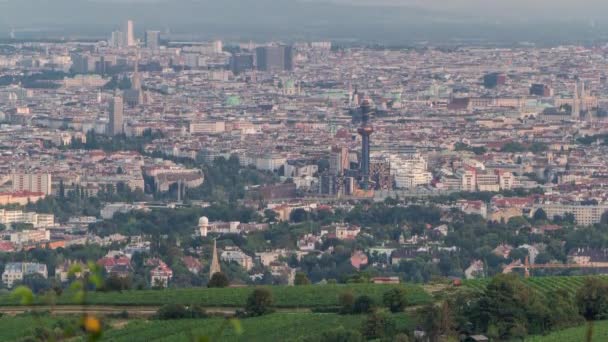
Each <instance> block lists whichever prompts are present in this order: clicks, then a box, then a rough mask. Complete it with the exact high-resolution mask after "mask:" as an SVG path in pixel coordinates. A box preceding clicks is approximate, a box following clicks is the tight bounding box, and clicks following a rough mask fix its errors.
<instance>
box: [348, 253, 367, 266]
mask: <svg viewBox="0 0 608 342" xmlns="http://www.w3.org/2000/svg"><path fill="white" fill-rule="evenodd" d="M367 263H368V259H367V255H366V254H365V253H363V252H361V251H356V252H354V253H353V254H352V255H351V256H350V264H351V265H353V267H354V268H356V269H358V270H360V269H361V267H363V266H365V265H367Z"/></svg>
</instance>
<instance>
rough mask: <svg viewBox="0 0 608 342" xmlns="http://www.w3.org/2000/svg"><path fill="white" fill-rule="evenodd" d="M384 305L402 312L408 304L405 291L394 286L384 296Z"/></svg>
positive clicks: (394, 310)
mask: <svg viewBox="0 0 608 342" xmlns="http://www.w3.org/2000/svg"><path fill="white" fill-rule="evenodd" d="M382 300H383V302H384V306H386V307H387V308H388V309H389V310H391V312H393V313H394V312H401V311H403V310H404V309H405V307H406V306H407V299H406V296H405V291H404V290H403V289H401V288H394V289H391V290H388V291H386V292H385V293H384V295H383V296H382Z"/></svg>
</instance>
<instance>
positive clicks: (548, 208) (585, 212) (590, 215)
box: [531, 203, 608, 226]
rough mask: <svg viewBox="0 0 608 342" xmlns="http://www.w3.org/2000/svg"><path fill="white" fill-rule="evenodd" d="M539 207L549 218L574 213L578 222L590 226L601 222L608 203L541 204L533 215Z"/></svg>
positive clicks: (607, 208) (533, 211)
mask: <svg viewBox="0 0 608 342" xmlns="http://www.w3.org/2000/svg"><path fill="white" fill-rule="evenodd" d="M538 209H543V210H544V211H545V213H546V214H547V218H549V219H552V218H553V217H555V216H557V215H559V216H564V215H565V214H567V213H572V214H573V215H574V218H575V220H576V223H577V224H580V225H584V226H589V225H593V224H596V223H600V221H601V219H602V215H603V214H604V213H605V212H606V211H608V204H599V205H580V204H560V203H552V204H541V205H539V206H536V207H535V208H534V210H532V213H531V214H532V215H534V213H536V211H537V210H538Z"/></svg>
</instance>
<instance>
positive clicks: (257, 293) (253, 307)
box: [245, 288, 273, 316]
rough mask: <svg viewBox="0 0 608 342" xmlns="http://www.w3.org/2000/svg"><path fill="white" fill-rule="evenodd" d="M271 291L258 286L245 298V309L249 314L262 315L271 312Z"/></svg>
mask: <svg viewBox="0 0 608 342" xmlns="http://www.w3.org/2000/svg"><path fill="white" fill-rule="evenodd" d="M272 302H273V300H272V293H271V292H270V290H268V289H265V288H258V289H255V290H253V292H252V293H251V294H250V295H249V297H248V298H247V304H246V305H245V311H246V312H247V314H249V315H250V316H263V315H266V314H269V313H272V312H273V310H272Z"/></svg>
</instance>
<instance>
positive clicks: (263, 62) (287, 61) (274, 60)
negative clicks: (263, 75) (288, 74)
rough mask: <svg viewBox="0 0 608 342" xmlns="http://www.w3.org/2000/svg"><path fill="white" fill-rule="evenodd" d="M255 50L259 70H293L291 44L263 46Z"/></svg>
mask: <svg viewBox="0 0 608 342" xmlns="http://www.w3.org/2000/svg"><path fill="white" fill-rule="evenodd" d="M255 51H256V63H257V67H258V70H261V71H285V70H287V71H289V70H293V48H292V47H291V46H284V45H278V46H276V45H275V46H262V47H259V48H257V49H256V50H255Z"/></svg>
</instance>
